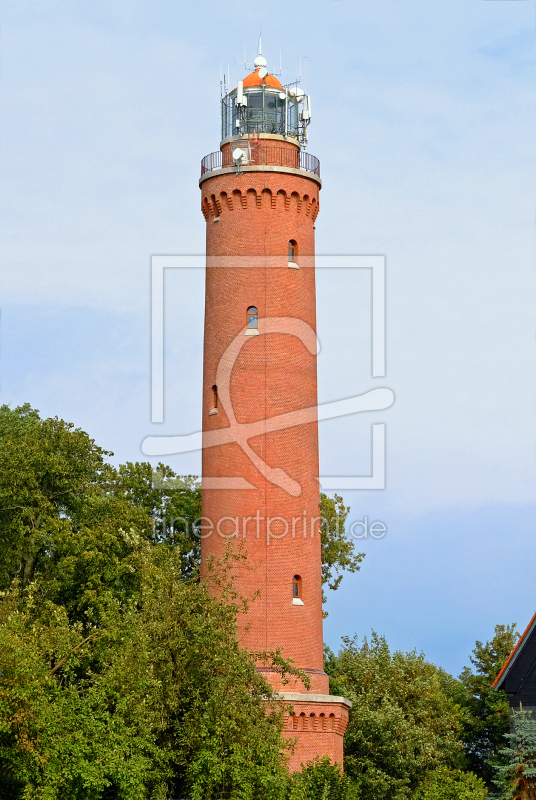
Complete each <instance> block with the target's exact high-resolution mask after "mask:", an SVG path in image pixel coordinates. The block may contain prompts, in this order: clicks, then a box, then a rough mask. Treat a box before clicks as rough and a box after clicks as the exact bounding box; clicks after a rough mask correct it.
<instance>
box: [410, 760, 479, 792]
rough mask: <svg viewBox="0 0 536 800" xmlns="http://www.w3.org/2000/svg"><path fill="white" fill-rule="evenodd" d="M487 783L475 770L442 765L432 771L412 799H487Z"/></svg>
mask: <svg viewBox="0 0 536 800" xmlns="http://www.w3.org/2000/svg"><path fill="white" fill-rule="evenodd" d="M487 796H488V790H487V788H486V784H485V783H484V781H483V780H482V779H481V778H478V777H477V776H476V775H475V774H474V773H473V772H464V771H463V770H461V769H448V768H447V767H440V768H439V769H436V770H433V771H432V772H430V773H429V774H428V775H427V776H426V779H425V781H424V783H423V784H422V785H421V786H420V787H419V788H418V789H417V791H416V792H415V793H414V794H413V795H412V797H411V800H485V798H486V797H487Z"/></svg>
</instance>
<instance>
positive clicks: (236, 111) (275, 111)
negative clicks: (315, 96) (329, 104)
mask: <svg viewBox="0 0 536 800" xmlns="http://www.w3.org/2000/svg"><path fill="white" fill-rule="evenodd" d="M254 66H255V70H254V72H252V73H251V74H250V75H248V76H247V77H246V78H244V79H243V80H241V81H238V86H237V87H236V88H235V89H232V90H231V91H229V92H226V93H225V94H224V95H223V97H222V100H221V123H222V125H221V127H222V139H228V138H230V137H234V136H242V135H243V134H255V133H268V134H278V135H280V136H290V137H292V138H295V139H297V140H298V142H299V143H300V144H301V145H303V146H304V147H305V145H306V143H307V126H308V125H309V122H310V121H311V100H310V98H309V96H308V95H306V94H305V92H304V91H303V89H301V88H300V87H299V86H298V82H297V81H295V82H294V83H292V84H288V85H286V86H283V84H282V83H281V82H280V81H279V79H278V78H276V76H275V75H271V74H270V73H269V72H268V70H267V69H266V59H264V58H263V56H257V58H256V59H255V61H254Z"/></svg>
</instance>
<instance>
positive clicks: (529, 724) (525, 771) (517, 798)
mask: <svg viewBox="0 0 536 800" xmlns="http://www.w3.org/2000/svg"><path fill="white" fill-rule="evenodd" d="M512 728H513V730H512V732H511V733H506V734H505V738H506V739H507V741H508V745H509V746H508V747H503V748H501V751H500V752H501V755H503V756H504V758H505V762H506V763H505V764H502V765H497V766H496V768H495V769H496V776H495V778H494V781H493V783H494V784H495V785H496V786H498V787H499V788H500V789H501V794H500V800H533V798H534V797H535V796H536V720H535V719H534V717H533V716H532V713H531V712H530V711H523V710H519V711H514V712H513V725H512Z"/></svg>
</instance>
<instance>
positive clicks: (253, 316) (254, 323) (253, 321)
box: [247, 306, 259, 328]
mask: <svg viewBox="0 0 536 800" xmlns="http://www.w3.org/2000/svg"><path fill="white" fill-rule="evenodd" d="M247 326H248V328H258V327H259V312H258V309H256V308H255V306H250V307H249V308H248V322H247Z"/></svg>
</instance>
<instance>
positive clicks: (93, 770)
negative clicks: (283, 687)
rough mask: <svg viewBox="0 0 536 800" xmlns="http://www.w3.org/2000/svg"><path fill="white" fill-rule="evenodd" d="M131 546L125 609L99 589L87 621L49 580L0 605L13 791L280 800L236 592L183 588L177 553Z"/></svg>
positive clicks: (276, 745)
mask: <svg viewBox="0 0 536 800" xmlns="http://www.w3.org/2000/svg"><path fill="white" fill-rule="evenodd" d="M122 537H123V539H124V541H125V544H126V550H125V552H124V555H123V561H124V563H125V567H127V571H129V572H130V573H131V574H136V575H137V577H138V580H137V584H136V587H135V588H134V589H133V591H132V592H131V595H130V598H129V599H128V600H126V601H121V600H120V598H119V597H118V596H117V592H116V591H114V587H111V588H109V589H108V592H107V593H106V591H105V590H104V588H103V587H101V591H100V593H104V594H107V596H106V598H105V600H104V601H103V600H102V598H100V597H98V613H96V614H94V615H93V619H92V617H91V614H90V613H89V611H90V610H91V609H90V607H89V606H88V608H86V617H87V619H86V623H85V624H83V623H82V622H81V621H74V622H73V621H71V620H70V619H69V616H68V614H67V611H66V608H65V606H62V605H58V604H56V603H54V602H53V601H52V600H50V599H49V598H48V597H47V592H48V586H47V584H46V582H44V581H41V582H37V581H36V582H34V583H32V584H30V586H28V587H27V588H26V589H25V590H24V591H23V593H22V595H21V593H20V591H19V587H18V586H16V585H14V586H13V588H12V590H11V591H8V592H4V594H3V596H2V598H1V602H0V670H1V679H0V764H1V767H0V771H1V774H2V779H3V782H4V786H16V785H17V783H18V784H19V785H20V786H21V788H22V787H23V792H22V794H21V797H23V798H24V800H37V799H38V798H39V800H41V799H42V800H45V798H46V799H47V800H56V798H57V799H58V800H59V798H64V797H69V798H74V799H75V800H78V799H79V798H80V800H82V798H83V800H97V798H99V799H100V798H105V797H108V796H109V797H114V798H121V799H122V800H123V798H124V800H139V799H140V798H149V797H159V798H164V797H166V796H174V797H176V796H182V797H192V798H199V800H200V799H201V798H216V797H220V796H222V795H224V796H228V797H240V798H254V797H258V796H260V795H261V794H262V795H264V796H265V797H267V798H269V797H271V796H274V797H275V795H276V793H277V792H278V791H281V788H282V787H284V786H285V781H286V780H287V778H286V776H285V771H284V768H283V765H282V762H281V753H282V752H284V751H285V744H284V742H283V739H282V738H281V727H282V723H281V709H280V708H278V704H277V703H276V702H275V701H273V699H271V698H273V694H272V690H271V688H270V687H269V686H268V684H267V683H266V682H265V680H264V679H263V678H262V676H261V675H260V674H259V673H257V671H256V660H255V658H253V657H252V656H250V655H249V654H248V653H247V652H246V651H244V650H242V649H241V648H239V646H238V639H237V636H236V615H237V612H238V610H239V609H238V608H237V606H236V604H235V603H233V602H232V596H226V597H224V598H223V599H222V601H216V600H215V599H214V598H213V597H210V596H209V594H208V593H207V590H206V588H205V586H204V585H201V584H199V583H197V582H192V581H190V582H185V581H184V580H183V578H182V567H181V560H180V553H178V552H177V551H175V550H170V549H169V548H166V547H164V546H162V545H152V544H151V543H149V542H148V541H147V540H146V539H144V538H143V537H139V536H137V535H136V534H135V532H134V531H131V532H129V533H128V534H122ZM79 557H83V554H82V553H80V554H79ZM97 618H98V619H97ZM258 657H259V654H257V658H258ZM261 657H262V656H261ZM265 660H267V662H268V663H275V664H276V665H277V666H278V668H280V669H283V670H285V668H287V665H286V664H285V662H283V661H282V660H281V659H280V658H279V657H278V656H277V654H274V655H273V656H270V655H266V656H265ZM267 703H268V707H270V704H271V708H272V710H271V712H270V713H268V714H267V713H266V711H267Z"/></svg>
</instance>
